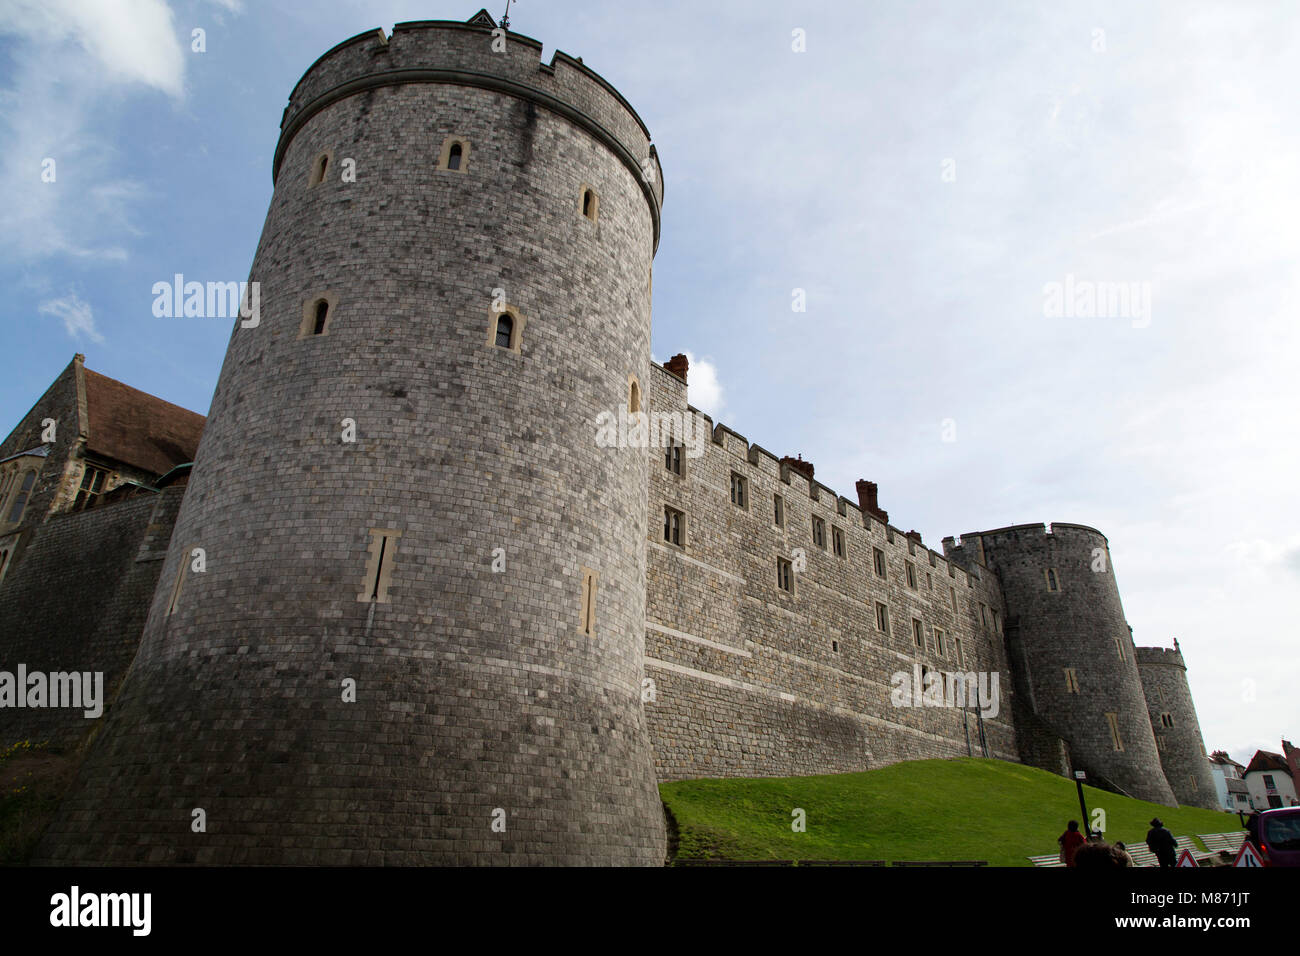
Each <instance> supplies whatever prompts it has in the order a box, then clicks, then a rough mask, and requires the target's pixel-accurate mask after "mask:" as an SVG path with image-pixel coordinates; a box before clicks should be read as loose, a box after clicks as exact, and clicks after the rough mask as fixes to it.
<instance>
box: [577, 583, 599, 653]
mask: <svg viewBox="0 0 1300 956" xmlns="http://www.w3.org/2000/svg"><path fill="white" fill-rule="evenodd" d="M596 577H597V575H596V572H595V571H593V570H591V569H590V568H583V569H582V626H581V628H580V630H581V631H582V633H583V634H585V635H587V636H588V637H595V636H596Z"/></svg>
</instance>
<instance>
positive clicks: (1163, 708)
mask: <svg viewBox="0 0 1300 956" xmlns="http://www.w3.org/2000/svg"><path fill="white" fill-rule="evenodd" d="M1137 665H1138V673H1139V674H1140V675H1141V677H1142V690H1143V692H1144V693H1145V695H1146V701H1147V711H1148V713H1149V715H1150V719H1151V727H1152V729H1153V730H1154V731H1155V735H1156V748H1157V750H1158V751H1159V753H1160V765H1161V766H1162V767H1163V768H1164V771H1165V779H1166V780H1168V781H1169V786H1170V787H1172V788H1173V791H1174V796H1176V797H1177V798H1178V802H1179V803H1183V804H1187V805H1189V806H1193V807H1205V808H1206V809H1208V810H1217V809H1219V801H1218V798H1217V796H1216V794H1215V789H1214V773H1213V771H1212V770H1211V769H1210V761H1209V758H1208V757H1206V755H1205V741H1204V740H1203V739H1202V737H1201V724H1200V721H1199V720H1197V718H1196V705H1195V703H1193V701H1192V691H1191V688H1190V687H1188V685H1187V665H1186V664H1184V663H1183V655H1182V654H1181V653H1180V652H1179V651H1178V650H1176V649H1174V648H1164V647H1139V648H1137ZM1166 718H1167V719H1166Z"/></svg>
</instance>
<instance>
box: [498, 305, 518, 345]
mask: <svg viewBox="0 0 1300 956" xmlns="http://www.w3.org/2000/svg"><path fill="white" fill-rule="evenodd" d="M514 332H515V320H514V319H512V318H511V317H510V313H508V312H502V313H501V314H500V315H499V316H497V347H498V348H503V349H508V348H510V339H511V337H512V336H513V335H514Z"/></svg>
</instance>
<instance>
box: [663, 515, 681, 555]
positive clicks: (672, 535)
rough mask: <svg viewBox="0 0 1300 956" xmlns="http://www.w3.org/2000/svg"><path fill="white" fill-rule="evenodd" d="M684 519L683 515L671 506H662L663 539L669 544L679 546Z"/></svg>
mask: <svg viewBox="0 0 1300 956" xmlns="http://www.w3.org/2000/svg"><path fill="white" fill-rule="evenodd" d="M684 519H685V515H683V514H682V513H681V512H680V511H677V510H675V509H673V508H664V540H665V541H667V542H668V543H669V544H675V545H677V546H678V547H681V544H682V522H683V520H684Z"/></svg>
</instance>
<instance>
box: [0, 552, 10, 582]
mask: <svg viewBox="0 0 1300 956" xmlns="http://www.w3.org/2000/svg"><path fill="white" fill-rule="evenodd" d="M7 570H9V549H8V548H4V549H2V550H0V581H3V580H4V579H5V572H6V571H7Z"/></svg>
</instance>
